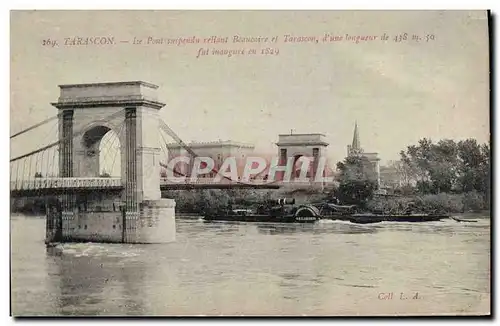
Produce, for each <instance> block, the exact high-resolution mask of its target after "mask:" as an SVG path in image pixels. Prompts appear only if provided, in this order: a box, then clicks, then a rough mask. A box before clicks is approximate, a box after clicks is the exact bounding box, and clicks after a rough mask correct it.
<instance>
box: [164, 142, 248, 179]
mask: <svg viewBox="0 0 500 326" xmlns="http://www.w3.org/2000/svg"><path fill="white" fill-rule="evenodd" d="M188 146H189V148H190V149H191V150H192V151H193V152H194V153H196V155H198V156H200V157H210V158H211V159H213V160H214V162H215V166H214V169H217V170H219V169H220V167H221V166H222V163H223V162H224V160H225V159H226V158H228V157H234V158H236V159H237V160H241V162H244V160H245V159H246V158H247V157H249V156H252V154H253V152H254V148H255V146H254V145H253V144H250V143H243V142H237V141H232V140H218V141H211V142H191V143H189V144H188ZM167 149H168V156H169V160H170V159H172V158H174V157H179V156H184V157H188V158H189V159H190V164H186V163H178V164H177V165H176V167H177V168H176V171H178V172H180V173H182V174H184V175H186V176H191V172H192V170H193V163H194V157H192V155H191V154H190V153H189V152H188V151H187V150H186V149H185V148H184V147H182V146H181V145H180V144H178V143H171V144H167ZM215 175H216V172H215V171H212V172H211V173H209V174H208V175H207V177H215Z"/></svg>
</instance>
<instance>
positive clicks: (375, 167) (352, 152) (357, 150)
mask: <svg viewBox="0 0 500 326" xmlns="http://www.w3.org/2000/svg"><path fill="white" fill-rule="evenodd" d="M347 156H362V157H364V158H365V159H366V160H367V161H368V162H369V163H370V164H369V165H370V170H372V171H371V175H372V176H373V178H374V179H375V181H376V182H377V187H378V188H380V165H379V161H380V158H379V157H378V153H375V152H371V153H365V151H364V150H363V148H361V141H360V139H359V130H358V122H357V121H356V122H355V123H354V134H353V136H352V144H351V145H347Z"/></svg>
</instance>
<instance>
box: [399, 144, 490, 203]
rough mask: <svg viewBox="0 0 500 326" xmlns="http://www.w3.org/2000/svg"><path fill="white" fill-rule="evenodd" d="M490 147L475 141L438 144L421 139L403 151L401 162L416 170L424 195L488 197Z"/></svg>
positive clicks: (414, 171) (416, 178) (418, 186)
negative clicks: (451, 193) (458, 194)
mask: <svg viewBox="0 0 500 326" xmlns="http://www.w3.org/2000/svg"><path fill="white" fill-rule="evenodd" d="M489 156H490V150H489V144H484V145H479V144H478V143H477V141H476V140H475V139H466V140H462V141H459V142H455V141H453V140H449V139H445V140H441V141H439V142H438V143H436V144H434V143H433V142H432V141H431V140H430V139H426V138H424V139H421V140H420V141H419V142H418V145H411V146H408V147H407V150H406V151H402V152H401V161H402V162H403V163H404V164H405V165H406V166H408V167H409V169H410V170H411V171H413V174H414V177H415V181H416V186H417V189H418V190H419V192H420V193H423V194H427V193H441V192H469V191H473V190H475V191H478V192H480V193H483V194H487V192H488V191H489V190H487V189H489V186H488V185H489V176H490V174H489V171H490V157H489Z"/></svg>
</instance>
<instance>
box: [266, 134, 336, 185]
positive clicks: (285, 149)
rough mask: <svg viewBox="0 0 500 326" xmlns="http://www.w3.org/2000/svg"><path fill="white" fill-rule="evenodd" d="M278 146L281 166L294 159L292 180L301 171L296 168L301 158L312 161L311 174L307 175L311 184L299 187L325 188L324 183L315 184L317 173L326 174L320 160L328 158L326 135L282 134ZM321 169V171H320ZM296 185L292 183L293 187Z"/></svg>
mask: <svg viewBox="0 0 500 326" xmlns="http://www.w3.org/2000/svg"><path fill="white" fill-rule="evenodd" d="M276 145H277V146H278V155H279V160H280V165H286V164H287V162H288V160H289V159H290V158H293V161H292V162H293V166H294V170H293V173H292V176H291V178H292V179H293V178H296V177H298V175H297V174H298V173H299V171H298V170H296V169H295V168H299V169H300V167H297V166H296V164H297V161H298V160H299V159H300V158H301V157H305V158H309V159H312V163H311V165H310V172H309V173H308V174H307V179H309V181H310V182H309V184H303V183H297V184H296V185H298V186H299V187H304V186H306V187H310V186H317V187H319V188H323V187H324V184H323V182H315V179H316V173H321V170H322V171H323V172H324V168H325V167H324V166H323V167H319V166H318V164H319V161H320V160H319V159H320V158H321V157H324V158H326V149H327V147H328V145H329V144H328V143H327V142H326V141H325V135H324V134H321V133H310V134H294V133H293V132H290V134H282V135H279V141H278V143H276ZM318 168H319V169H318ZM293 184H295V183H293V182H292V183H290V185H293ZM285 185H286V184H285Z"/></svg>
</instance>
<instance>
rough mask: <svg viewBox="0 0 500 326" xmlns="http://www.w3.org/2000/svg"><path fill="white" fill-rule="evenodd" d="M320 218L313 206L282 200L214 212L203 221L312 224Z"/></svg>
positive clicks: (208, 214) (292, 200)
mask: <svg viewBox="0 0 500 326" xmlns="http://www.w3.org/2000/svg"><path fill="white" fill-rule="evenodd" d="M320 218H321V216H320V214H319V210H318V208H317V207H316V206H313V205H298V206H295V199H293V198H292V199H290V198H282V199H278V200H276V201H267V202H265V203H264V204H261V205H259V206H258V207H257V208H256V209H255V210H252V209H233V208H232V207H229V208H228V209H227V210H216V211H212V212H208V213H206V214H205V215H204V217H203V219H204V220H205V221H231V222H265V223H314V222H316V221H318V220H319V219H320Z"/></svg>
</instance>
